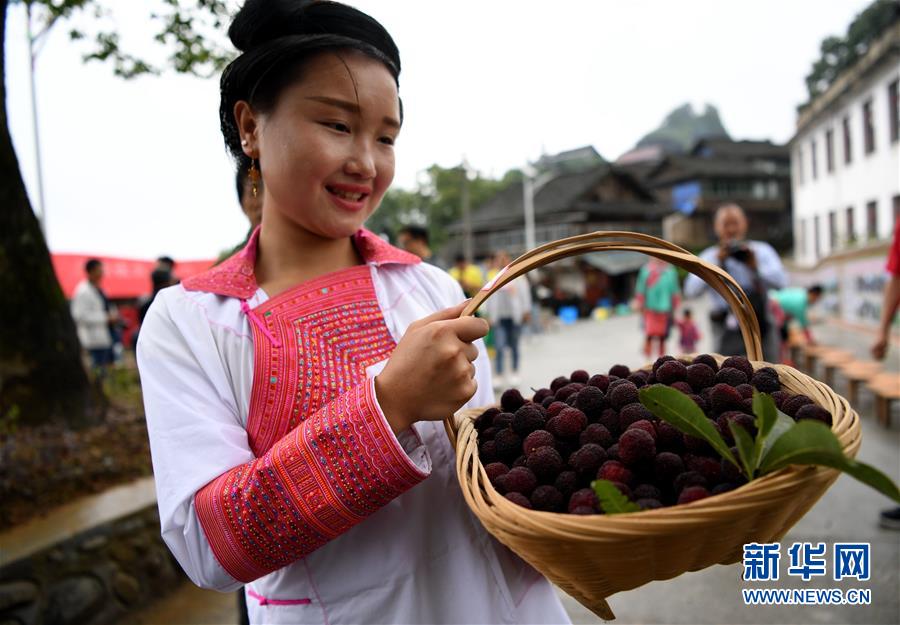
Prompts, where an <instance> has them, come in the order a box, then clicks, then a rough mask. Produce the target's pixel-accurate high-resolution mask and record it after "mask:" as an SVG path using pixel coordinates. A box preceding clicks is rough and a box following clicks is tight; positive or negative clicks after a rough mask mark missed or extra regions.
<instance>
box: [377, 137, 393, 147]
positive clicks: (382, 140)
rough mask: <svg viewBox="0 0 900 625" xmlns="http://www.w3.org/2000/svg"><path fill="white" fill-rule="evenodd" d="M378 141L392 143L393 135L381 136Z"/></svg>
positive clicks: (386, 143)
mask: <svg viewBox="0 0 900 625" xmlns="http://www.w3.org/2000/svg"><path fill="white" fill-rule="evenodd" d="M379 141H380V142H381V143H383V144H385V145H394V138H393V137H381V138H380V139H379Z"/></svg>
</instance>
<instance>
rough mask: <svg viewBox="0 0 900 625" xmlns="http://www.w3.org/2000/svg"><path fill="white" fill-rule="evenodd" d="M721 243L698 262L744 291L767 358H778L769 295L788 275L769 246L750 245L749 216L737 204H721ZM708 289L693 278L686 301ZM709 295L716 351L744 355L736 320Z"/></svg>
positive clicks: (719, 300)
mask: <svg viewBox="0 0 900 625" xmlns="http://www.w3.org/2000/svg"><path fill="white" fill-rule="evenodd" d="M713 225H714V229H715V232H716V236H717V237H719V243H718V244H717V245H713V246H711V247H708V248H707V249H705V250H703V252H701V253H700V258H702V259H703V260H705V261H707V262H710V263H712V264H714V265H718V266H719V267H721V268H722V269H724V270H725V271H726V272H728V273H729V274H730V275H731V277H732V278H734V280H735V281H736V282H737V283H738V284H739V285H740V286H741V288H742V289H744V292H745V293H746V294H747V297H748V299H749V300H750V303H751V304H752V306H753V310H754V312H755V313H756V318H757V319H758V320H759V329H760V332H761V337H760V339H761V342H762V346H763V352H764V354H765V358H766V360H767V361H769V362H775V361H776V360H777V358H778V340H777V338H778V337H777V333H776V332H774V331H772V327H771V326H772V322H771V320H770V318H769V311H768V305H767V304H768V300H767V293H768V291H769V290H770V289H781V288H783V287H784V286H786V284H787V274H786V273H785V271H784V266H783V265H782V264H781V259H780V258H779V257H778V253H777V252H776V251H775V249H774V248H773V247H772V246H771V245H769V244H768V243H766V242H765V241H750V240H747V239H746V238H745V237H746V236H747V216H746V215H745V214H744V210H743V209H742V208H741V207H740V206H738V205H737V204H723V205H722V206H720V207H719V208H718V209H717V210H716V214H715V217H714V220H713ZM708 288H709V287H708V286H707V284H706V283H705V282H703V281H702V280H701V279H700V278H698V277H697V276H695V275H690V276H688V278H687V280H686V281H685V283H684V293H685V296H687V297H696V296H697V295H700V294H701V293H702V292H703V291H705V290H707V289H708ZM709 291H710V313H709V318H710V325H711V329H712V339H713V344H714V347H715V350H716V351H717V352H719V353H720V354H726V355H733V354H745V353H746V352H745V349H744V342H743V339H742V337H741V330H740V327H739V326H738V323H737V320H736V319H735V317H734V315H732V314H731V312H730V310H729V308H728V304H727V303H726V302H725V300H724V299H723V298H722V297H721V296H720V295H719V294H718V293H716V292H715V291H713V290H712V289H709Z"/></svg>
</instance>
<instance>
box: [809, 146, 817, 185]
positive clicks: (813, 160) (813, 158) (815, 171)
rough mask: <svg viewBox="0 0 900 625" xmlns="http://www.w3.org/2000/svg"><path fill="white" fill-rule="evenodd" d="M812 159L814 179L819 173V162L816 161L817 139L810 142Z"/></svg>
mask: <svg viewBox="0 0 900 625" xmlns="http://www.w3.org/2000/svg"><path fill="white" fill-rule="evenodd" d="M809 151H810V155H811V156H810V161H812V179H813V180H815V179H816V178H817V177H818V175H819V171H818V170H819V168H818V166H817V165H818V163H816V140H815V139H813V140H812V141H810V142H809Z"/></svg>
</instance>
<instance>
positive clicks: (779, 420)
mask: <svg viewBox="0 0 900 625" xmlns="http://www.w3.org/2000/svg"><path fill="white" fill-rule="evenodd" d="M795 425H796V422H795V421H794V420H793V419H791V418H790V417H789V416H787V415H786V414H784V413H783V412H781V411H780V410H776V411H775V425H773V426H772V429H771V430H769V434H768V436H766V438H765V439H764V440H762V441H760V440H759V432H758V431H757V434H756V438H757V445H758V446H759V449H760V451H759V456H757V458H756V468H757V469H759V467H760V465H761V464H762V461H763V458H765V457H766V455H767V454H768V453H769V450H770V449H771V448H772V445H774V444H775V442H776V441H777V440H778V439H779V438H781V435H782V434H784V433H785V432H787V431H788V430H790V429H791V428H792V427H794V426H795Z"/></svg>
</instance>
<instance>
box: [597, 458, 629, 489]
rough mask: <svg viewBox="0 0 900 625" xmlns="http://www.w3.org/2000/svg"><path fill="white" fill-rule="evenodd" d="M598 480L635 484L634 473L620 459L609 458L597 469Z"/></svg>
mask: <svg viewBox="0 0 900 625" xmlns="http://www.w3.org/2000/svg"><path fill="white" fill-rule="evenodd" d="M597 479H598V480H609V481H610V482H620V483H622V484H633V483H634V473H632V472H631V470H630V469H628V468H626V467H625V465H623V464H622V463H621V462H619V461H618V460H607V461H606V462H604V463H603V464H602V465H600V468H599V469H598V470H597Z"/></svg>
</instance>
